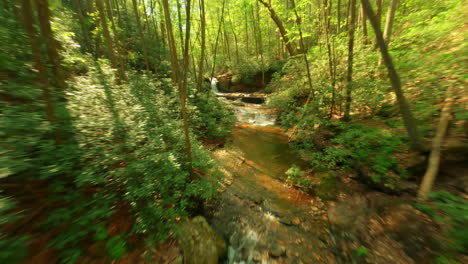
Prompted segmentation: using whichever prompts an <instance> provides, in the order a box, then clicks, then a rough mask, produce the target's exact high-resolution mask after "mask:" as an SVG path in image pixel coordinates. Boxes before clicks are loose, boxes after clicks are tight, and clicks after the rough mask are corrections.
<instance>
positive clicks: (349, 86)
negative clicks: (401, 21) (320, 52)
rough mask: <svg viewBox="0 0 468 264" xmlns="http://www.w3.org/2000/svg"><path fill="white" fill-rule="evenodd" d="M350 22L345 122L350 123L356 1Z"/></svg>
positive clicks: (351, 1) (351, 3) (351, 6)
mask: <svg viewBox="0 0 468 264" xmlns="http://www.w3.org/2000/svg"><path fill="white" fill-rule="evenodd" d="M350 13H351V14H350V16H351V17H350V22H349V25H348V70H347V74H346V105H345V113H344V120H346V121H349V120H350V117H349V112H350V111H351V92H352V89H353V83H352V82H353V58H354V54H353V52H354V31H355V27H356V0H350Z"/></svg>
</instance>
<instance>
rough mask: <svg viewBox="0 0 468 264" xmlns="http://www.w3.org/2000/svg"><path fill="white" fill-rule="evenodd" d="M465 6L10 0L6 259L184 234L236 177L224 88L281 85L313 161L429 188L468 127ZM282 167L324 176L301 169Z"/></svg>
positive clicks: (461, 247) (114, 253) (270, 103)
mask: <svg viewBox="0 0 468 264" xmlns="http://www.w3.org/2000/svg"><path fill="white" fill-rule="evenodd" d="M467 10H468V6H467V3H466V1H462V0H445V1H426V0H406V1H398V0H317V1H307V0H210V1H205V0H197V1H192V0H3V1H2V2H1V3H0V44H1V47H2V48H1V51H0V108H1V110H0V138H1V143H0V153H1V157H0V163H1V166H0V212H1V215H0V223H1V225H2V227H1V228H0V247H1V250H0V262H1V263H23V262H22V261H24V259H26V260H27V261H34V260H38V259H39V257H38V256H37V254H36V253H37V252H40V251H45V250H52V251H54V252H55V253H56V254H55V255H54V257H51V259H53V261H51V262H50V263H52V262H58V263H75V262H86V261H89V259H87V257H89V256H90V255H92V254H93V253H92V252H91V251H92V249H89V245H94V244H95V243H96V244H98V245H100V246H102V248H103V251H105V252H106V254H105V255H106V258H109V259H111V260H115V259H121V258H122V256H124V255H125V254H127V253H128V252H131V251H132V249H133V250H134V249H135V248H140V247H148V248H154V247H156V246H157V245H158V244H160V243H162V242H167V241H170V240H174V239H176V238H177V233H178V231H177V230H178V229H177V226H178V225H179V224H180V223H181V222H183V221H184V219H186V218H190V217H192V216H195V215H198V214H201V212H202V211H203V210H204V204H205V203H206V201H208V200H211V199H213V198H216V197H217V195H219V191H220V187H221V185H224V184H223V181H224V180H223V178H224V177H225V175H224V174H225V172H224V170H223V169H222V166H221V165H220V164H219V162H218V161H216V160H215V159H214V158H213V156H212V153H211V151H210V150H212V148H216V147H222V146H224V144H225V143H226V142H229V140H230V137H231V136H230V135H231V133H232V132H233V131H234V130H235V123H236V117H235V114H236V112H235V110H234V109H233V107H232V106H231V105H230V104H227V103H226V102H225V101H223V100H220V99H219V98H218V97H220V94H219V93H216V92H219V91H221V92H222V93H241V94H242V95H238V94H237V95H235V96H238V98H241V97H243V96H244V95H243V94H245V93H248V94H256V96H257V97H255V96H254V97H253V98H254V99H259V98H261V100H260V101H262V102H263V100H264V99H263V98H267V99H265V100H266V106H267V107H268V108H269V109H271V111H272V112H274V113H275V114H276V115H277V120H276V124H277V125H278V126H281V128H282V129H283V131H285V133H286V134H287V136H288V140H289V143H290V145H291V146H292V148H294V149H295V151H297V152H298V153H300V155H302V156H305V157H306V158H305V160H306V162H307V163H308V166H309V168H311V169H310V170H311V171H312V172H313V173H316V172H317V171H323V170H338V169H342V168H344V169H350V170H355V171H363V170H366V172H367V174H366V175H365V176H363V177H361V178H360V179H359V181H361V182H365V184H367V185H368V186H371V187H372V188H376V189H378V190H381V191H384V192H387V193H392V194H394V193H397V192H398V190H399V189H398V188H399V186H400V185H399V184H400V183H401V181H402V179H405V180H406V178H411V177H413V179H414V181H417V183H418V184H419V183H421V182H422V184H421V185H420V187H418V188H417V189H418V190H417V192H418V194H416V193H413V194H412V195H414V196H415V197H416V196H419V198H421V199H422V200H427V199H428V198H430V197H432V196H431V195H430V192H431V191H432V189H433V185H434V182H435V178H436V176H437V174H438V172H439V167H440V166H439V165H440V159H441V158H440V155H441V154H440V152H441V149H442V150H444V146H446V145H444V138H445V137H446V135H447V134H448V135H452V136H453V135H456V136H459V137H458V138H459V141H457V143H456V144H458V145H462V143H463V144H465V143H466V135H467V134H468V129H467V128H468V126H467V124H468V123H467V122H466V121H467V118H468V112H467V97H466V92H467V91H466V78H467V75H466V59H467V58H466V55H467V46H466V45H467V44H466V41H464V40H465V39H466V37H467V31H466V23H464V21H465V18H466V15H467ZM214 78H216V80H219V83H218V86H217V88H216V89H214V88H213V87H212V83H213V80H214ZM218 89H219V91H218ZM213 91H215V92H213ZM238 98H236V99H238ZM241 103H242V102H241ZM244 103H245V102H244ZM383 126H385V128H388V129H382V127H383ZM321 137H324V138H325V139H324V140H322V138H321ZM454 137H455V136H454ZM460 138H461V139H460ZM324 141H326V142H327V144H322V145H321V143H320V142H322V143H323V142H324ZM460 142H461V143H460ZM463 146H465V145H463ZM252 147H255V146H252ZM395 153H397V154H402V153H406V154H408V153H410V154H411V155H414V156H417V157H420V156H424V157H425V158H427V160H428V162H426V163H425V165H427V171H426V170H425V173H419V174H417V175H416V176H415V175H413V176H408V175H409V174H411V172H410V169H408V168H407V167H406V168H404V166H403V165H402V164H401V163H402V162H401V159H398V158H397V157H395V155H397V154H395ZM410 154H408V155H410ZM408 159H409V158H407V160H408ZM442 160H443V159H442ZM362 168H365V169H362ZM425 169H426V167H425ZM285 175H286V176H287V177H288V182H289V183H293V184H295V185H300V186H301V187H304V186H305V187H306V188H309V187H311V186H315V185H314V183H312V182H311V181H308V180H307V179H306V178H305V176H307V174H306V173H305V172H302V171H301V169H300V168H299V167H297V166H293V167H291V169H290V170H288V171H287V172H285ZM395 175H396V176H395ZM405 177H406V178H405ZM415 192H416V190H415ZM443 197H445V198H446V196H443ZM448 197H449V198H450V199H449V198H447V199H446V200H447V201H450V203H449V205H452V204H457V205H456V206H455V207H457V206H458V207H457V208H458V209H457V210H458V211H457V210H455V211H456V212H455V213H454V214H453V215H454V216H453V217H452V218H451V219H453V222H451V223H452V224H451V226H452V227H453V230H462V231H461V232H460V233H461V234H463V235H460V236H458V237H455V238H453V241H454V242H453V244H454V245H455V246H454V248H455V249H450V250H447V252H449V253H447V254H445V253H444V254H445V255H444V257H445V256H447V258H448V259H450V257H451V256H452V255H456V254H459V253H460V252H461V253H463V254H466V252H467V251H466V250H467V248H466V238H467V235H466V226H467V225H465V224H466V193H465V198H463V199H461V198H460V199H459V198H454V196H450V194H449V196H448ZM439 198H440V196H439ZM434 199H436V198H434ZM441 199H442V200H443V199H444V198H441ZM460 204H461V206H460ZM460 208H462V210H459V209H460ZM463 210H465V211H464V212H463ZM451 212H452V213H453V212H454V211H451ZM460 215H461V216H460ZM463 215H464V216H463ZM116 226H117V227H116ZM463 226H464V227H463ZM451 230H452V229H451ZM44 234H47V235H44ZM42 237H44V239H42ZM464 240H465V242H463V241H464ZM44 241H45V242H44ZM444 252H445V251H444ZM454 252H455V253H454ZM36 257H37V259H35V258H36ZM455 258H456V257H454V259H455ZM31 263H32V262H31ZM37 263H40V262H37ZM440 263H442V262H440ZM446 263H449V262H446ZM450 263H452V262H450Z"/></svg>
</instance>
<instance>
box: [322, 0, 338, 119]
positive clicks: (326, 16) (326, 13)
mask: <svg viewBox="0 0 468 264" xmlns="http://www.w3.org/2000/svg"><path fill="white" fill-rule="evenodd" d="M330 20H331V6H330V5H329V4H328V0H323V23H324V29H325V30H324V31H325V41H326V45H327V55H328V70H329V73H330V83H331V88H332V99H331V100H332V101H331V106H330V115H329V117H330V118H331V117H332V116H333V111H334V109H335V81H336V80H335V74H334V67H333V62H334V59H333V51H332V48H331V45H330Z"/></svg>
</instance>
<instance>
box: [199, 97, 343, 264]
mask: <svg viewBox="0 0 468 264" xmlns="http://www.w3.org/2000/svg"><path fill="white" fill-rule="evenodd" d="M246 97H248V95H246ZM223 100H224V101H225V102H226V103H229V104H232V105H233V107H234V109H235V111H236V116H237V120H238V122H237V125H236V128H235V130H234V132H233V133H232V135H231V138H230V140H229V141H228V142H227V143H226V146H225V147H224V148H222V149H218V150H215V151H214V153H213V155H214V158H215V159H216V160H217V161H218V162H219V163H220V164H221V166H222V171H223V173H224V174H225V175H226V180H225V186H224V189H223V191H222V193H221V195H220V197H219V198H218V199H217V200H216V201H213V202H212V203H211V204H209V205H208V206H207V218H208V219H209V221H210V223H211V225H212V226H213V228H214V229H215V230H216V231H217V232H218V233H219V234H220V235H222V236H223V238H224V239H225V241H227V244H228V257H227V260H226V262H225V263H228V264H233V263H239V264H240V263H245V264H247V263H273V264H274V263H327V264H331V263H337V260H336V259H335V256H334V254H333V250H331V249H332V248H334V247H333V242H332V239H331V238H332V236H331V235H330V230H329V224H328V219H327V213H326V208H325V205H324V204H323V202H322V201H321V200H320V198H318V197H314V196H311V195H309V194H306V193H304V192H302V191H300V190H298V189H295V188H293V187H291V186H288V185H287V184H286V183H285V182H284V179H285V172H286V171H287V170H288V169H289V168H290V167H291V166H292V165H293V164H296V165H298V166H301V164H303V163H304V162H303V161H302V160H301V159H300V158H299V157H298V156H297V155H295V154H294V153H293V152H292V150H291V149H290V148H289V146H288V138H287V136H286V134H285V133H284V132H283V130H282V129H281V128H279V127H276V126H275V125H274V124H275V120H276V116H275V115H274V113H273V112H271V111H270V110H269V109H267V108H266V107H265V106H264V105H263V104H254V103H249V101H251V100H248V99H244V98H242V99H237V100H228V99H223Z"/></svg>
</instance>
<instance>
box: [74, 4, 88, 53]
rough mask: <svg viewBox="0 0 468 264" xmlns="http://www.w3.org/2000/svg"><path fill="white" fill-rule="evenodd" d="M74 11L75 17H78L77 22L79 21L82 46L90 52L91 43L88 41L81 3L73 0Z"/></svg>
mask: <svg viewBox="0 0 468 264" xmlns="http://www.w3.org/2000/svg"><path fill="white" fill-rule="evenodd" d="M73 3H74V5H75V9H76V15H77V16H78V20H79V21H80V26H81V32H82V34H83V40H84V46H85V50H87V51H90V50H91V41H90V40H89V31H88V28H87V26H86V22H85V19H84V16H83V11H82V10H81V2H80V0H73Z"/></svg>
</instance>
